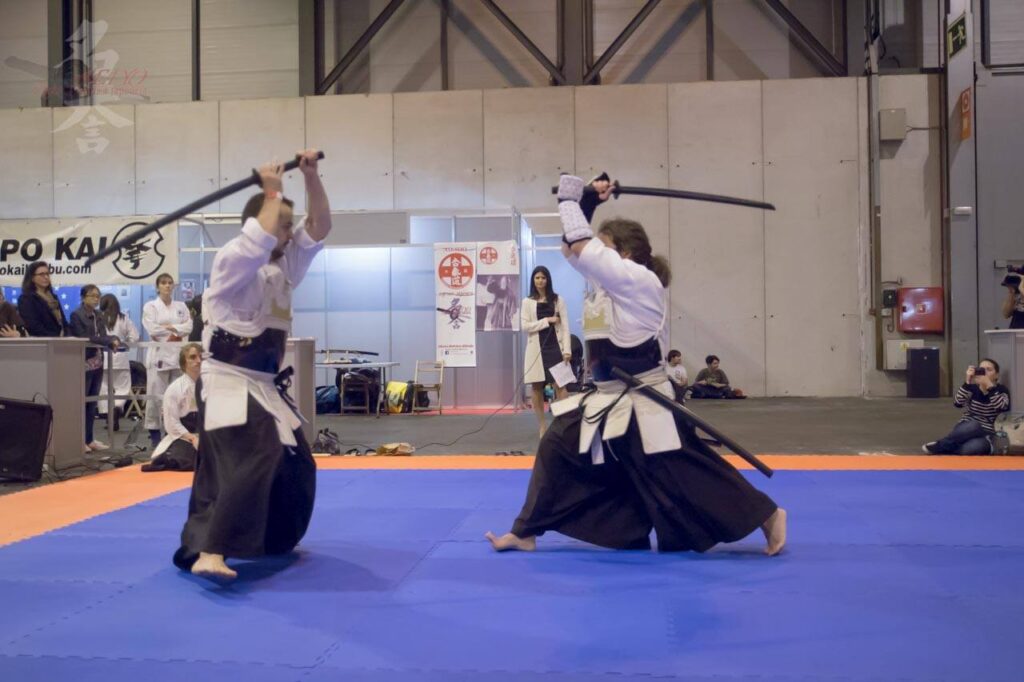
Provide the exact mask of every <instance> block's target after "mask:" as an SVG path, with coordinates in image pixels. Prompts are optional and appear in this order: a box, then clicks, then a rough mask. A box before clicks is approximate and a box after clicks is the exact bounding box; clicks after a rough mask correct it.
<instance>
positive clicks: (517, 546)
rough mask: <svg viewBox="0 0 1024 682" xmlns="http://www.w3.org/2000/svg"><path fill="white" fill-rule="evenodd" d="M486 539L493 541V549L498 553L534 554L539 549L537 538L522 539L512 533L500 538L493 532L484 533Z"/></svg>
mask: <svg viewBox="0 0 1024 682" xmlns="http://www.w3.org/2000/svg"><path fill="white" fill-rule="evenodd" d="M484 537H485V538H487V539H488V540H490V541H491V547H493V548H494V551H496V552H506V551H508V550H517V551H520V552H532V551H533V550H535V549H537V538H536V537H528V538H521V537H519V536H518V535H513V534H512V533H505V534H504V535H502V536H501V537H500V538H499V537H498V536H497V535H495V534H494V533H492V532H491V531H487V532H486V533H484Z"/></svg>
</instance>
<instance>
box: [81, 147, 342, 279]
mask: <svg viewBox="0 0 1024 682" xmlns="http://www.w3.org/2000/svg"><path fill="white" fill-rule="evenodd" d="M316 158H318V159H322V158H324V153H323V152H318V153H317V155H316ZM298 167H299V157H295V158H294V159H293V160H291V161H289V162H288V163H286V164H284V172H285V173H287V172H288V171H292V170H295V169H296V168H298ZM259 184H260V174H259V171H256V170H253V172H252V175H250V176H249V177H247V178H245V179H244V180H239V181H238V182H235V183H232V184H230V185H228V186H227V187H221V188H220V189H219V190H217V191H216V192H211V193H210V194H207V195H206V196H205V197H203V198H201V199H196V200H195V201H193V202H192V203H191V204H188V205H187V206H182V207H181V208H179V209H178V210H176V211H172V212H171V213H168V214H167V215H165V216H163V217H162V218H157V219H156V220H154V221H153V222H151V223H150V224H149V225H146V226H145V227H140V228H139V229H138V230H136V231H135V232H132V233H131V234H129V235H127V236H126V237H124V238H123V239H119V240H117V241H116V242H114V243H113V244H110V245H108V246H107V247H106V248H104V249H100V250H99V251H97V252H96V253H95V254H94V255H93V256H91V257H90V258H89V259H88V260H86V261H85V264H86V265H93V264H95V263H98V262H99V261H101V260H103V259H104V258H108V257H109V256H112V255H113V254H115V253H117V252H118V251H120V250H121V249H123V248H125V247H126V246H131V245H132V244H134V243H135V242H137V241H139V240H140V239H142V238H143V237H145V236H147V235H149V234H152V233H153V232H156V231H157V230H159V229H160V228H161V227H163V226H164V225H168V224H170V223H173V222H174V221H175V220H177V219H178V218H183V217H185V216H187V215H189V214H190V213H195V212H196V211H198V210H199V209H201V208H202V207H204V206H209V205H210V204H212V203H213V202H215V201H219V200H221V199H223V198H224V197H227V196H231V195H232V194H234V193H235V192H240V191H242V190H243V189H245V188H246V187H250V186H252V185H259Z"/></svg>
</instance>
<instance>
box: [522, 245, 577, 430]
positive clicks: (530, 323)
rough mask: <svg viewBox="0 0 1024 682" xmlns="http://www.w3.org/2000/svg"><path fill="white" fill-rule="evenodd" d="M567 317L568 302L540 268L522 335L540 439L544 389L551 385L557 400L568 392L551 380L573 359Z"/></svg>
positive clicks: (532, 281) (525, 312)
mask: <svg viewBox="0 0 1024 682" xmlns="http://www.w3.org/2000/svg"><path fill="white" fill-rule="evenodd" d="M567 315H568V313H567V312H566V308H565V300H564V299H563V298H561V297H559V295H558V294H556V293H555V289H554V286H553V285H552V282H551V273H550V272H549V271H548V269H547V268H546V267H544V266H543V265H538V266H537V267H535V268H534V269H533V274H531V275H530V295H529V296H528V297H527V298H525V299H523V306H522V321H523V331H524V332H526V333H527V340H526V358H525V360H524V362H523V367H524V368H525V369H524V373H523V381H524V382H525V383H529V384H530V385H531V386H532V387H533V411H534V413H535V414H536V415H537V422H538V423H539V424H540V435H541V436H543V435H544V431H545V430H547V422H546V421H545V420H544V385H545V384H548V383H550V384H552V385H553V386H554V389H555V397H556V398H558V399H562V398H564V397H566V396H567V395H568V392H567V391H566V390H565V389H564V388H562V387H561V386H558V384H557V383H556V382H555V381H554V380H553V379H552V377H551V368H552V367H554V366H555V365H557V364H558V363H560V362H563V361H564V362H568V361H569V360H570V359H571V358H572V353H571V346H570V338H569V321H568V319H567Z"/></svg>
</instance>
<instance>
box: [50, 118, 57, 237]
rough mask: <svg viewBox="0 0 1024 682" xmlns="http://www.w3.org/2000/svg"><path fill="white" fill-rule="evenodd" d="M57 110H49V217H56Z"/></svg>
mask: <svg viewBox="0 0 1024 682" xmlns="http://www.w3.org/2000/svg"><path fill="white" fill-rule="evenodd" d="M55 130H57V109H56V108H55V107H51V108H50V216H51V217H53V218H56V217H57V142H56V140H54V136H55V135H56V133H55V132H54V131H55Z"/></svg>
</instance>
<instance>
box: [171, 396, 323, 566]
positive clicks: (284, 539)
mask: <svg viewBox="0 0 1024 682" xmlns="http://www.w3.org/2000/svg"><path fill="white" fill-rule="evenodd" d="M201 395H202V386H201V380H200V382H198V383H197V384H196V398H197V403H198V405H199V420H200V421H199V423H200V424H201V425H202V424H203V423H205V420H204V415H205V408H206V405H205V403H204V402H203V401H202V399H201V398H200V396H201ZM248 401H249V403H248V416H249V419H248V421H247V422H246V423H245V424H243V425H241V426H232V427H227V428H221V429H216V430H214V431H206V430H205V429H203V428H202V427H200V430H199V452H198V455H197V458H196V473H195V477H194V478H193V479H192V495H191V498H190V499H189V503H188V520H186V522H185V527H184V528H183V529H182V531H181V547H180V548H179V549H178V551H177V552H175V554H174V563H175V565H176V566H178V567H179V568H181V569H184V570H189V569H191V567H192V564H193V563H195V561H196V559H197V558H199V553H200V552H209V553H212V554H222V555H224V556H226V557H236V558H253V557H258V556H263V555H266V554H286V553H288V552H290V551H291V550H292V549H294V548H295V546H296V545H297V544H298V543H299V541H300V540H301V539H302V536H303V535H305V533H306V528H307V527H308V526H309V520H310V518H311V516H312V514H313V501H314V498H315V495H316V464H315V462H314V461H313V455H312V454H311V452H310V449H309V444H308V443H307V442H306V439H305V436H304V435H303V434H302V431H301V429H296V430H295V439H296V441H297V443H298V446H297V447H294V448H292V447H285V446H283V445H282V444H281V440H280V438H279V437H278V435H277V425H276V421H275V419H274V417H273V415H271V414H270V413H269V412H267V411H266V410H265V409H263V407H262V406H261V405H260V404H259V403H258V402H256V400H254V399H253V397H252V396H248Z"/></svg>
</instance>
